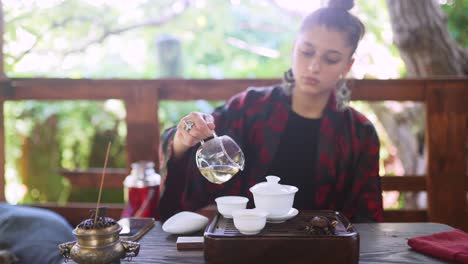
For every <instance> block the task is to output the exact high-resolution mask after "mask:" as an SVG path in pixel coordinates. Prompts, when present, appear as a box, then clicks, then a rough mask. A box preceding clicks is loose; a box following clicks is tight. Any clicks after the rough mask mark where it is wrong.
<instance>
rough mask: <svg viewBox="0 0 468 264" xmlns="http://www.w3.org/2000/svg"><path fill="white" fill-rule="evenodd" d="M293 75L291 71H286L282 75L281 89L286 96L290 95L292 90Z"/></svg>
mask: <svg viewBox="0 0 468 264" xmlns="http://www.w3.org/2000/svg"><path fill="white" fill-rule="evenodd" d="M294 83H295V81H294V75H293V72H292V69H289V70H287V71H286V72H284V74H283V89H284V91H285V92H286V94H291V93H292V89H293V88H294Z"/></svg>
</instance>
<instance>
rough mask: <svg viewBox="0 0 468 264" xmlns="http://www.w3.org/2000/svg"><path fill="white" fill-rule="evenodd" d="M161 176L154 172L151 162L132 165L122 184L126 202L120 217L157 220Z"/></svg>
mask: <svg viewBox="0 0 468 264" xmlns="http://www.w3.org/2000/svg"><path fill="white" fill-rule="evenodd" d="M160 183H161V176H160V175H159V174H157V173H156V172H155V170H154V163H153V162H151V161H138V162H134V163H132V171H131V172H130V175H128V176H127V177H126V178H125V180H124V182H123V185H124V200H125V202H126V206H125V209H124V210H123V212H122V217H153V218H155V219H156V220H159V215H158V204H159V184H160Z"/></svg>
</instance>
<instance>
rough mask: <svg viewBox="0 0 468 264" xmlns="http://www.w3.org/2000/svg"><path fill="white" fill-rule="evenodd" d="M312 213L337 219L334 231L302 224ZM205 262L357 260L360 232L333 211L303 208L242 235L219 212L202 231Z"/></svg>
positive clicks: (307, 220)
mask: <svg viewBox="0 0 468 264" xmlns="http://www.w3.org/2000/svg"><path fill="white" fill-rule="evenodd" d="M314 216H325V217H327V218H328V219H329V220H336V221H338V225H337V226H336V232H335V234H334V235H313V234H310V233H308V232H307V231H306V230H305V228H306V226H307V225H309V221H310V219H312V218H313V217H314ZM204 243H205V245H204V246H205V248H204V255H205V259H206V261H207V262H208V263H340V264H342V263H358V260H359V234H358V233H357V231H356V229H355V228H354V227H353V226H352V225H351V224H350V222H349V221H348V219H346V217H345V216H343V215H342V214H341V213H339V212H336V211H304V212H300V213H299V214H298V215H297V216H296V217H294V218H292V219H290V220H288V221H286V222H283V223H267V224H266V226H265V228H264V229H263V230H262V231H261V232H260V233H259V234H256V235H243V234H241V233H240V232H239V231H238V230H237V229H236V228H235V227H234V223H233V221H232V219H227V218H224V217H223V216H222V215H220V214H218V215H217V216H216V217H215V218H214V219H213V220H212V221H211V223H210V224H209V225H208V227H207V228H206V230H205V234H204Z"/></svg>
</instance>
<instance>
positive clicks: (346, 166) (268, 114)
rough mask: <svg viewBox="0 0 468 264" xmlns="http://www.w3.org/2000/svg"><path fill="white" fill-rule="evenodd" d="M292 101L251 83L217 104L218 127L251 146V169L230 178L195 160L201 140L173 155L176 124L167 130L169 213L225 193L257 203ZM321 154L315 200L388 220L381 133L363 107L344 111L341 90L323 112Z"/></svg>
mask: <svg viewBox="0 0 468 264" xmlns="http://www.w3.org/2000/svg"><path fill="white" fill-rule="evenodd" d="M290 107H291V97H290V96H288V95H286V94H285V93H284V91H283V89H282V87H281V86H273V87H263V88H250V89H248V90H246V91H244V92H242V93H240V94H238V95H236V96H234V97H232V98H231V99H230V100H229V101H228V102H227V103H226V104H225V105H223V106H221V107H219V108H217V109H216V110H215V111H214V113H213V116H214V118H215V124H216V128H215V130H216V134H218V135H224V134H226V135H229V136H231V137H232V138H233V139H234V140H235V141H236V142H237V143H238V144H239V145H240V147H241V148H242V150H243V151H244V154H245V169H244V170H243V171H242V172H239V173H238V174H237V175H235V176H234V177H233V178H232V179H231V180H230V181H228V182H226V183H224V184H213V183H211V182H209V181H207V180H206V179H205V178H204V177H203V176H202V175H201V174H200V172H199V170H198V168H197V166H196V163H195V152H196V149H197V148H198V145H197V146H194V147H192V148H191V149H190V150H189V151H187V153H186V154H185V155H184V157H183V158H181V159H179V160H177V161H174V160H171V152H172V141H173V137H174V134H175V132H176V128H175V127H174V128H170V129H168V130H166V131H165V132H164V133H163V136H162V144H161V148H160V151H161V153H160V154H161V155H160V157H161V162H160V164H161V171H160V172H161V176H162V182H161V199H160V202H159V207H160V208H159V211H160V216H161V219H162V220H165V219H167V218H168V217H170V216H171V215H173V214H175V213H177V212H179V211H183V210H190V211H194V210H197V209H200V208H202V207H204V206H206V205H208V204H212V203H214V199H215V198H216V197H219V196H223V195H241V196H246V197H249V199H250V204H251V205H252V202H253V198H252V194H251V193H250V191H249V188H250V187H251V186H253V185H255V184H257V183H258V182H263V181H265V178H264V177H265V176H266V173H267V171H268V168H269V166H270V164H271V162H272V160H273V158H274V155H275V153H276V150H277V148H278V146H279V142H280V138H281V133H282V132H283V131H284V129H285V126H286V123H287V120H288V115H289V109H290ZM317 159H318V160H317V161H316V162H318V163H317V166H316V169H315V171H311V172H310V175H311V177H314V181H315V186H316V187H314V188H315V191H314V192H312V193H310V195H311V196H313V199H312V200H313V201H314V204H313V205H312V206H311V208H314V209H317V210H324V209H330V210H337V211H341V212H343V213H344V214H345V215H346V216H347V217H348V218H349V219H350V220H351V221H353V222H361V221H382V220H383V209H382V193H381V187H380V177H379V174H378V172H379V140H378V137H377V133H376V131H375V128H374V126H373V125H372V123H370V122H369V120H368V119H367V118H365V117H364V116H363V115H362V114H361V113H359V112H357V111H356V110H354V109H352V108H348V109H346V110H344V111H338V110H337V108H336V102H335V97H334V96H333V95H332V96H330V100H329V102H328V104H327V106H326V108H325V111H324V114H323V117H322V122H321V126H320V138H319V143H318V152H317ZM297 187H298V188H299V189H300V188H301V186H297Z"/></svg>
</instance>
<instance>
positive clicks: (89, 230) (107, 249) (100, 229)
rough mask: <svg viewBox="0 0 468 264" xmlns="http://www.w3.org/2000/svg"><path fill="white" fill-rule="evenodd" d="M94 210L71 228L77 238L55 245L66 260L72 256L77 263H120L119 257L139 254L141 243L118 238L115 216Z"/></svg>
mask: <svg viewBox="0 0 468 264" xmlns="http://www.w3.org/2000/svg"><path fill="white" fill-rule="evenodd" d="M98 212H99V213H101V212H102V214H104V213H105V210H103V208H102V209H100V210H98ZM99 213H98V214H99ZM94 214H95V213H94V211H93V212H92V214H91V217H90V218H89V219H86V220H84V221H83V222H81V223H80V224H79V225H77V226H76V228H75V229H74V230H73V234H74V235H75V236H76V239H77V241H73V242H66V243H63V244H60V245H59V246H58V247H59V250H60V253H61V254H62V256H63V257H64V258H65V261H68V260H70V259H72V260H73V261H75V262H76V263H80V264H81V263H83V264H97V263H100V264H107V263H120V260H121V259H128V260H131V259H132V257H136V256H137V255H138V252H139V251H140V244H139V243H137V242H132V241H123V240H120V237H119V233H120V230H122V227H121V226H120V225H119V224H118V223H117V222H116V221H115V220H114V219H112V218H110V217H104V216H99V217H95V215H94ZM95 220H97V221H96V222H95Z"/></svg>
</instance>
